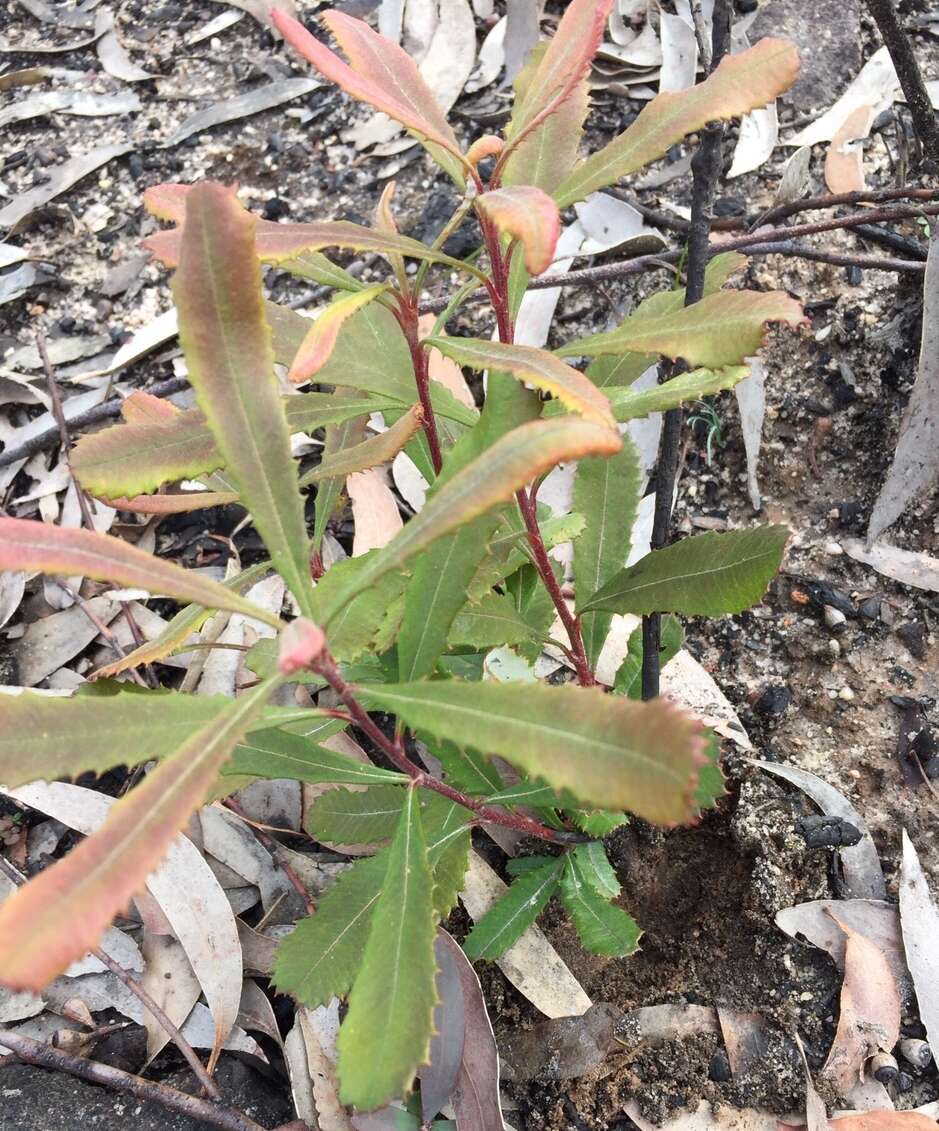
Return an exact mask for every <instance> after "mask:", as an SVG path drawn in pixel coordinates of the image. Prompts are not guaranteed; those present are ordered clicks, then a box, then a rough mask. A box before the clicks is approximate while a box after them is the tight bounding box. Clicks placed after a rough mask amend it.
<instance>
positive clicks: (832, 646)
mask: <svg viewBox="0 0 939 1131" xmlns="http://www.w3.org/2000/svg"><path fill="white" fill-rule="evenodd" d="M828 651H829V652H831V654H832V655H833V656H834V657H835V658H836V659H837V657H838V656H840V655H841V645H840V644H839V643H838V641H837V640H836V639H835V638H834V637H833V636H832V637H831V638H830V640H829V641H828Z"/></svg>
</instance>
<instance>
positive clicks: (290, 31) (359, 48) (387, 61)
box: [271, 10, 466, 185]
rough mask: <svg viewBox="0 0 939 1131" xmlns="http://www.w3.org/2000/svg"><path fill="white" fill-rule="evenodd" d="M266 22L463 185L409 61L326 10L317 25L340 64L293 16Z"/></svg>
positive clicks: (440, 116) (433, 106) (453, 148)
mask: <svg viewBox="0 0 939 1131" xmlns="http://www.w3.org/2000/svg"><path fill="white" fill-rule="evenodd" d="M271 20H272V21H273V23H274V26H275V27H276V28H277V30H278V31H279V32H280V33H281V35H282V36H283V37H284V39H286V40H287V42H288V43H289V44H290V46H291V47H293V49H294V50H295V51H296V52H297V53H298V54H300V55H302V56H303V58H304V59H307V60H309V62H311V63H312V64H313V66H314V67H316V69H317V70H318V71H319V72H320V73H321V74H323V75H325V76H326V78H328V79H330V81H332V82H334V83H336V85H337V86H341V87H342V89H343V90H344V91H345V92H346V93H347V94H349V95H351V96H352V97H353V98H355V99H357V100H358V101H359V102H367V103H368V104H369V105H370V106H374V107H375V109H376V110H382V111H383V112H384V113H386V114H387V115H388V116H389V117H391V118H394V119H395V121H397V122H400V123H401V125H402V126H404V128H405V129H406V130H407V131H408V133H410V134H412V135H413V136H414V137H417V138H419V139H420V140H421V141H423V142H425V143H429V144H427V149H428V152H429V153H430V155H431V156H432V157H433V159H434V160H435V161H436V162H437V164H438V165H440V166H441V168H443V169H444V170H446V172H447V173H449V174H450V176H451V177H452V178H453V179H454V181H456V183H457V184H458V185H462V184H463V181H464V180H465V179H466V174H465V171H464V162H463V160H462V159H461V158H460V147H459V144H458V143H457V140H456V135H455V134H454V132H453V130H452V129H451V127H450V125H449V124H448V122H447V119H446V117H445V115H444V113H443V111H442V110H441V109H440V106H439V104H438V103H437V100H436V98H435V97H434V94H433V92H432V91H431V89H430V88H429V87H428V86H427V84H426V83H425V81H424V79H423V77H422V76H421V73H420V71H419V70H418V69H417V65H416V64H415V62H414V60H413V59H412V58H411V57H410V56H409V55H407V54H406V53H405V52H404V51H402V50H401V48H400V47H399V46H398V45H397V44H396V43H394V42H393V41H392V40H390V39H385V38H384V37H383V36H381V35H378V34H376V33H375V32H374V31H372V29H371V28H370V27H369V26H368V25H367V24H365V23H363V22H362V21H361V20H357V19H354V18H353V17H351V16H347V15H345V14H344V13H342V12H337V11H328V12H326V13H324V15H323V16H322V20H323V23H324V24H326V26H327V27H328V28H329V30H330V31H331V32H332V33H333V35H334V36H335V37H336V39H337V40H338V41H339V45H340V47H342V49H343V51H345V53H346V55H347V56H348V59H349V62H348V63H344V62H343V61H342V60H341V59H340V58H339V56H338V55H336V54H334V53H333V52H332V51H330V50H329V48H328V47H325V46H324V45H323V44H322V43H320V42H319V40H318V39H315V38H314V37H313V36H312V35H310V33H309V32H308V31H307V30H306V28H305V27H304V26H303V25H302V24H301V23H300V22H299V21H297V20H295V19H293V17H292V16H289V15H287V14H285V13H284V12H280V11H276V10H275V11H273V12H272V13H271Z"/></svg>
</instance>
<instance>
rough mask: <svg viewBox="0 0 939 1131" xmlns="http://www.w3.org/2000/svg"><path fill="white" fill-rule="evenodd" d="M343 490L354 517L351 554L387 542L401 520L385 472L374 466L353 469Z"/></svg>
mask: <svg viewBox="0 0 939 1131" xmlns="http://www.w3.org/2000/svg"><path fill="white" fill-rule="evenodd" d="M346 491H347V492H348V495H349V501H350V502H351V504H352V516H353V518H354V519H355V535H354V537H353V541H352V556H353V557H354V558H358V557H361V556H362V554H367V553H368V551H369V550H376V549H380V548H381V547H382V546H387V544H388V543H389V542H390V541H391V539H392V538H394V536H395V535H396V534H397V533H398V531H399V530H400V529H401V528H402V527H403V526H404V522H403V520H402V518H401V515H400V513H399V512H398V504H397V503H396V502H395V497H394V495H393V494H392V493H391V490H390V488H389V487H388V483H387V478H386V473H385V472H384V471H383V470H382V469H381V468H377V467H375V468H372V469H371V470H370V471H356V472H354V473H353V474H352V475H349V476H348V477H347V478H346Z"/></svg>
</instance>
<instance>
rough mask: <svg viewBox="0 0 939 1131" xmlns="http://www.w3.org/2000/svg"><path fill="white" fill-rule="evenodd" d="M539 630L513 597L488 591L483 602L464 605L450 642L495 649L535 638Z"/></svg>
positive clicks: (458, 615) (453, 627)
mask: <svg viewBox="0 0 939 1131" xmlns="http://www.w3.org/2000/svg"><path fill="white" fill-rule="evenodd" d="M535 637H536V633H535V631H534V629H532V627H531V626H530V625H529V624H527V623H526V621H525V619H524V618H523V617H522V616H521V614H520V613H519V612H518V610H517V609H516V608H515V605H514V604H513V602H512V599H511V597H509V596H508V595H507V594H504V593H487V594H486V596H485V597H483V599H482V600H481V601H479V602H476V603H468V604H465V605H464V606H463V609H462V611H461V612H459V613H458V614H457V615H456V617H455V618H454V620H453V624H452V626H451V628H450V638H449V641H450V644H451V645H456V646H463V647H470V648H495V647H498V646H500V645H503V644H520V643H521V642H522V641H523V640H532V639H534V638H535Z"/></svg>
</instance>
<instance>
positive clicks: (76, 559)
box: [0, 517, 281, 628]
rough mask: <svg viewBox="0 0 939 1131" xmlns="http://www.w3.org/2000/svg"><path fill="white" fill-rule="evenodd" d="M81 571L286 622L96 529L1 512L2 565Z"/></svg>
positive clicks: (63, 573)
mask: <svg viewBox="0 0 939 1131" xmlns="http://www.w3.org/2000/svg"><path fill="white" fill-rule="evenodd" d="M5 569H9V570H40V571H41V572H43V573H52V574H58V575H60V576H63V577H71V576H74V575H77V574H81V575H82V576H84V577H93V578H94V579H95V580H96V581H112V582H114V583H115V584H117V585H122V586H126V587H127V588H132V589H146V590H147V591H148V592H149V593H157V594H161V595H163V596H166V597H173V598H175V599H176V600H178V601H186V602H190V601H195V602H197V603H198V604H200V605H205V606H207V607H208V608H210V609H227V610H229V611H230V612H233V613H242V614H243V615H244V616H247V617H252V618H253V619H254V620H259V621H263V622H264V623H265V624H270V625H273V626H274V627H275V628H278V627H280V624H281V621H280V618H279V617H276V616H273V615H272V614H271V613H269V612H267V611H266V610H265V609H262V608H260V607H259V606H258V605H255V604H254V602H253V601H247V600H245V598H244V597H240V596H239V595H238V594H237V593H235V592H233V591H232V590H231V589H226V588H225V587H224V586H223V585H219V583H218V582H217V581H212V580H211V579H210V578H207V577H202V576H200V575H198V574H196V573H195V572H193V571H191V570H187V569H182V568H181V567H180V566H178V565H174V564H173V563H172V562H168V561H165V560H164V559H163V558H158V557H156V556H155V555H154V554H147V553H144V551H143V550H138V549H137V547H136V546H131V545H129V544H128V543H127V542H122V541H121V539H120V538H113V537H111V535H109V534H98V533H96V532H95V531H92V530H66V529H64V528H62V527H60V526H50V525H48V524H47V523H44V522H32V521H30V520H29V519H25V518H3V517H0V570H5Z"/></svg>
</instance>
